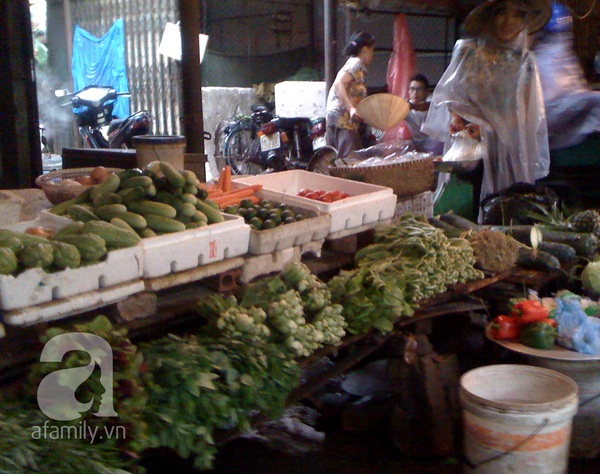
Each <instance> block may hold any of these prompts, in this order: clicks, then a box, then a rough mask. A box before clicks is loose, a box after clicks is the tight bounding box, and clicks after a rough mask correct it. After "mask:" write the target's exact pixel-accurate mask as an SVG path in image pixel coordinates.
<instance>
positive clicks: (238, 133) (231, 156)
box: [223, 127, 264, 175]
mask: <svg viewBox="0 0 600 474" xmlns="http://www.w3.org/2000/svg"><path fill="white" fill-rule="evenodd" d="M259 152H260V140H259V138H258V137H257V135H256V132H255V131H254V129H253V128H248V127H237V128H233V129H232V130H231V132H229V134H228V135H227V137H226V138H225V145H224V147H223V155H224V157H225V162H226V164H228V165H229V166H231V173H232V174H237V175H240V174H260V173H262V172H263V171H264V169H263V168H262V167H261V166H260V165H257V164H256V163H253V162H252V161H253V159H256V157H257V156H258V154H259Z"/></svg>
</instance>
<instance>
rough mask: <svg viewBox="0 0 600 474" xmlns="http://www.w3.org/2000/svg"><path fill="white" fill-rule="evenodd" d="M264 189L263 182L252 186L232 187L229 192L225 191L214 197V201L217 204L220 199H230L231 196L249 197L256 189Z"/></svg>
mask: <svg viewBox="0 0 600 474" xmlns="http://www.w3.org/2000/svg"><path fill="white" fill-rule="evenodd" d="M261 189H262V184H253V185H252V186H246V187H244V188H238V189H232V190H231V191H229V192H228V193H225V192H224V193H223V194H222V195H221V196H217V197H215V198H214V199H213V198H211V199H213V201H215V202H216V203H217V204H218V203H219V202H220V201H226V200H229V199H230V198H231V199H233V198H237V197H241V198H244V197H249V196H252V195H253V194H254V193H255V192H256V191H260V190H261Z"/></svg>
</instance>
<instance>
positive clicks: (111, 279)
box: [0, 245, 143, 310]
mask: <svg viewBox="0 0 600 474" xmlns="http://www.w3.org/2000/svg"><path fill="white" fill-rule="evenodd" d="M142 273H143V252H142V246H141V245H136V246H135V247H129V248H125V249H117V250H111V251H110V252H108V254H107V256H106V259H105V260H104V261H102V262H98V263H95V264H93V265H84V266H81V267H79V268H67V269H65V270H62V271H59V272H55V273H46V272H45V271H44V270H42V269H41V268H30V269H28V270H25V271H24V272H22V273H20V274H18V275H16V276H13V275H0V309H3V310H13V309H19V308H24V307H27V306H35V305H39V304H42V303H48V302H50V301H55V300H60V299H63V298H68V297H71V296H76V295H79V294H82V293H88V292H91V291H95V290H100V289H103V288H107V287H110V286H114V285H119V284H121V283H125V282H130V281H133V280H141V277H142Z"/></svg>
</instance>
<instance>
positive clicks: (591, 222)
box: [567, 209, 600, 237]
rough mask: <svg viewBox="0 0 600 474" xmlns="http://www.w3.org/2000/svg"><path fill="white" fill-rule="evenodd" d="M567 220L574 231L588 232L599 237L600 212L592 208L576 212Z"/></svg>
mask: <svg viewBox="0 0 600 474" xmlns="http://www.w3.org/2000/svg"><path fill="white" fill-rule="evenodd" d="M567 222H568V223H569V224H570V227H571V228H572V229H573V230H574V231H576V232H589V233H590V234H594V235H595V236H596V237H600V212H598V211H596V210H594V209H587V210H585V211H580V212H577V213H576V214H573V215H572V216H571V217H569V219H568V220H567Z"/></svg>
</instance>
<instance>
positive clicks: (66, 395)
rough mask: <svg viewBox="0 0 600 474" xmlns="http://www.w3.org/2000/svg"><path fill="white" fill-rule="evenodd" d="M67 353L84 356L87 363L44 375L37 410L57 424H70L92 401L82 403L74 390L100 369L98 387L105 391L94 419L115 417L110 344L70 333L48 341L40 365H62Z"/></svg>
mask: <svg viewBox="0 0 600 474" xmlns="http://www.w3.org/2000/svg"><path fill="white" fill-rule="evenodd" d="M70 351H83V352H87V353H88V354H89V356H90V358H91V360H90V363H89V364H87V365H84V366H81V367H72V368H66V369H59V370H55V371H54V372H52V373H50V374H48V375H46V376H45V377H44V378H43V379H42V381H41V382H40V385H39V387H38V391H37V401H38V405H39V407H40V410H42V412H43V413H44V414H45V415H46V416H47V417H48V418H51V419H53V420H56V421H72V420H76V419H78V418H81V417H82V413H85V412H87V411H89V410H90V409H91V408H92V405H93V402H94V400H90V401H89V402H87V403H81V402H79V401H78V400H77V398H76V397H75V392H76V391H77V388H78V387H79V386H80V385H81V384H82V383H84V382H85V381H86V380H87V379H88V378H89V377H90V376H91V375H92V373H93V372H94V369H95V368H96V365H98V367H99V368H100V372H101V374H100V384H101V385H102V387H103V389H104V394H103V395H102V397H101V402H100V406H99V408H98V411H97V412H96V413H94V415H95V416H98V417H104V416H118V415H117V413H116V412H115V410H114V406H113V353H112V348H111V347H110V344H109V343H108V342H106V340H105V339H103V338H101V337H100V336H96V335H95V334H90V333H83V332H72V333H67V334H59V335H58V336H55V337H53V338H52V339H50V340H49V341H48V342H47V343H46V345H45V346H44V348H43V350H42V354H41V356H40V362H61V361H62V359H63V357H64V355H65V354H67V353H68V352H70Z"/></svg>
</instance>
